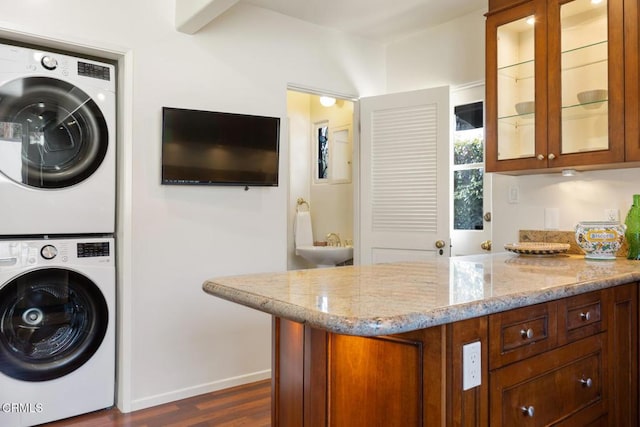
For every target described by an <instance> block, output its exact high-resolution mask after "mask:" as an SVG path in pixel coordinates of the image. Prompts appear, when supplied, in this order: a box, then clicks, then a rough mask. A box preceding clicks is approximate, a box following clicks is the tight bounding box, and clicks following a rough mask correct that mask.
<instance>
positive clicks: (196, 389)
mask: <svg viewBox="0 0 640 427" xmlns="http://www.w3.org/2000/svg"><path fill="white" fill-rule="evenodd" d="M268 378H271V369H268V370H265V371H260V372H253V373H250V374H246V375H241V376H238V377H233V378H225V379H223V380H219V381H214V382H210V383H206V384H199V385H196V386H193V387H187V388H183V389H180V390H174V391H171V392H168V393H162V394H156V395H155V396H149V397H144V398H142V399H136V400H133V401H132V402H131V411H137V410H140V409H145V408H150V407H152V406H157V405H162V404H163V403H169V402H174V401H176V400H180V399H186V398H188V397H193V396H198V395H200V394H205V393H210V392H212V391H218V390H223V389H225V388H230V387H235V386H239V385H243V384H249V383H253V382H256V381H261V380H266V379H268ZM118 409H120V411H122V408H118Z"/></svg>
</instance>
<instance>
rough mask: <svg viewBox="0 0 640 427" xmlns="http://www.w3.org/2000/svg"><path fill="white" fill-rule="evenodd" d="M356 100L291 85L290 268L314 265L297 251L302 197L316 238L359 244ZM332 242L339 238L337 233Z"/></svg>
mask: <svg viewBox="0 0 640 427" xmlns="http://www.w3.org/2000/svg"><path fill="white" fill-rule="evenodd" d="M355 108H356V101H354V100H353V99H349V98H348V97H345V98H336V97H327V96H323V95H321V94H319V93H314V92H311V91H310V92H305V91H301V90H297V89H296V90H294V89H289V90H288V91H287V117H288V131H289V134H288V140H289V197H288V215H287V230H288V233H287V234H288V236H287V237H288V238H287V242H288V243H287V248H288V256H287V268H288V269H289V270H297V269H302V268H312V267H314V265H312V264H310V263H309V262H307V261H306V260H304V259H302V258H301V257H299V256H297V255H296V254H295V236H294V224H295V217H296V209H297V207H298V200H299V199H302V200H304V201H305V202H307V204H308V206H309V211H310V213H311V224H312V232H313V240H314V241H315V242H317V243H318V244H323V242H326V241H327V236H328V235H329V234H331V233H334V234H335V235H337V236H338V237H339V244H340V245H343V246H347V245H351V246H352V245H353V240H354V229H355V228H354V217H355V215H354V213H355V211H354V209H355V194H356V193H355V191H354V188H355V186H356V184H357V182H356V181H357V175H358V174H357V170H356V168H357V161H356V160H357V156H356V155H355V153H356V152H357V151H356V147H357V136H356V135H355V132H354V109H355ZM330 240H334V237H333V236H332V237H331V239H330Z"/></svg>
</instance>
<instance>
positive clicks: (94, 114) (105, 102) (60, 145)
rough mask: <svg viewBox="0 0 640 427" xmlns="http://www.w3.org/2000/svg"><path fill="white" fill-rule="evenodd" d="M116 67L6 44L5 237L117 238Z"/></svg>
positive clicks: (1, 72) (1, 167) (2, 129)
mask: <svg viewBox="0 0 640 427" xmlns="http://www.w3.org/2000/svg"><path fill="white" fill-rule="evenodd" d="M115 150H116V76H115V67H114V66H113V65H111V64H106V63H101V62H97V61H92V60H88V59H81V58H76V57H73V56H68V55H62V54H58V53H51V52H45V51H42V50H37V49H30V48H24V47H19V46H11V45H3V44H0V200H2V201H3V203H2V204H3V206H2V209H1V210H0V236H16V235H45V234H46V235H52V234H83V233H113V232H114V231H115V197H116V196H115V191H116V156H115Z"/></svg>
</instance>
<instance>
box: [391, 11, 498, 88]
mask: <svg viewBox="0 0 640 427" xmlns="http://www.w3.org/2000/svg"><path fill="white" fill-rule="evenodd" d="M485 12H486V11H485V10H478V11H475V12H472V13H469V14H467V15H464V16H462V17H460V18H457V19H454V20H452V21H449V22H446V23H444V24H441V25H438V26H436V27H433V28H430V29H427V30H425V31H422V32H419V33H416V34H414V35H412V36H410V37H407V38H406V39H403V40H400V41H397V42H394V43H391V44H389V45H388V46H387V89H388V92H390V93H392V92H403V91H408V90H415V89H423V88H430V87H439V86H447V85H449V86H452V87H454V86H458V85H464V84H468V83H471V82H476V81H479V80H484V56H485V53H484V50H485V49H484V31H485V30H484V28H485V27H484V25H485V17H484V13H485Z"/></svg>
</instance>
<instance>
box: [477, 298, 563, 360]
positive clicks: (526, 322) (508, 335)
mask: <svg viewBox="0 0 640 427" xmlns="http://www.w3.org/2000/svg"><path fill="white" fill-rule="evenodd" d="M556 305H557V303H556V302H555V301H554V302H550V303H546V304H537V305H533V306H530V307H524V308H519V309H516V310H510V311H507V312H504V313H497V314H492V315H491V316H489V351H490V355H489V369H495V368H498V367H500V366H505V365H507V364H509V363H513V362H516V361H518V360H521V359H524V358H527V357H530V356H534V355H536V354H540V353H542V352H545V351H547V350H550V349H552V348H555V346H556V344H557V338H558V337H557V329H556V328H557V313H556V310H557V308H556Z"/></svg>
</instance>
